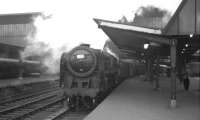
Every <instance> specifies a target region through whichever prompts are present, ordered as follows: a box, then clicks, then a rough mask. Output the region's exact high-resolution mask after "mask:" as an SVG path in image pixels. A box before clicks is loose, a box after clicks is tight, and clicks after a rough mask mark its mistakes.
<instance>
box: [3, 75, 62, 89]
mask: <svg viewBox="0 0 200 120" xmlns="http://www.w3.org/2000/svg"><path fill="white" fill-rule="evenodd" d="M58 79H59V77H58V76H47V75H45V76H40V77H26V78H23V79H18V78H15V79H0V88H4V87H10V86H18V85H23V84H30V83H37V82H44V81H54V80H58Z"/></svg>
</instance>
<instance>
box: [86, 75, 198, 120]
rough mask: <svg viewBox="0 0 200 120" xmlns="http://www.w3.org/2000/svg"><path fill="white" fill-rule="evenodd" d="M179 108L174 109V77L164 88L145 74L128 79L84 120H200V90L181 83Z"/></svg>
mask: <svg viewBox="0 0 200 120" xmlns="http://www.w3.org/2000/svg"><path fill="white" fill-rule="evenodd" d="M177 84H178V85H177V108H174V109H172V108H170V107H169V102H170V99H169V98H170V79H167V78H161V79H160V90H159V91H155V90H154V89H153V84H151V83H149V82H145V81H144V80H143V78H142V77H136V78H133V79H127V80H125V81H124V82H123V83H122V84H121V85H120V86H119V87H117V88H116V89H115V90H114V91H113V92H112V93H111V94H110V95H109V96H108V97H107V98H106V99H105V100H104V101H103V102H102V103H101V104H100V105H99V106H98V107H97V108H96V109H95V110H94V111H92V112H91V113H90V114H89V115H88V116H87V117H86V118H85V119H84V120H200V93H199V91H197V90H195V89H191V90H190V91H185V90H184V89H183V87H182V86H181V85H180V83H179V82H177Z"/></svg>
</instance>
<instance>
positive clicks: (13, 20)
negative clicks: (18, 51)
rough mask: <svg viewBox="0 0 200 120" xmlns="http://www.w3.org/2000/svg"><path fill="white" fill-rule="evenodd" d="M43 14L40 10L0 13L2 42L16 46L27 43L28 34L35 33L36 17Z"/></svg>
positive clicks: (0, 38) (0, 36) (23, 45)
mask: <svg viewBox="0 0 200 120" xmlns="http://www.w3.org/2000/svg"><path fill="white" fill-rule="evenodd" d="M39 15H41V13H39V12H32V13H16V14H1V15H0V44H6V45H11V46H16V47H22V48H23V47H25V46H26V45H27V40H26V39H27V36H28V35H30V33H33V32H34V30H35V27H34V25H33V20H34V17H37V16H39Z"/></svg>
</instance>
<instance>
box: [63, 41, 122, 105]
mask: <svg viewBox="0 0 200 120" xmlns="http://www.w3.org/2000/svg"><path fill="white" fill-rule="evenodd" d="M117 72H118V60H117V59H116V58H115V57H113V56H112V55H110V54H109V53H106V52H103V51H101V50H99V49H93V48H90V47H89V45H87V44H82V45H80V46H77V47H75V48H74V49H72V50H71V51H70V52H68V53H63V54H62V56H61V62H60V85H61V86H62V88H63V90H64V95H65V97H66V100H67V103H68V106H69V107H74V108H76V107H79V106H80V104H81V105H83V106H86V107H91V106H94V105H95V104H96V103H97V100H98V98H99V97H100V96H101V94H103V93H104V92H106V91H107V90H109V89H110V88H112V87H113V86H114V85H115V84H116V82H117V75H118V73H117Z"/></svg>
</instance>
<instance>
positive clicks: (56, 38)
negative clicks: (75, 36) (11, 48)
mask: <svg viewBox="0 0 200 120" xmlns="http://www.w3.org/2000/svg"><path fill="white" fill-rule="evenodd" d="M33 21H34V22H33V26H34V29H33V31H32V32H30V34H29V35H28V36H27V41H28V45H27V47H26V48H25V50H24V51H23V53H22V55H23V57H24V59H31V60H39V61H41V63H42V68H43V72H44V73H47V74H57V73H59V67H60V57H61V54H62V53H63V52H68V51H69V50H70V49H72V48H73V47H75V46H76V45H78V44H80V42H79V41H77V42H76V41H73V40H71V41H67V40H66V38H67V37H66V34H62V33H61V32H58V31H59V30H60V29H59V28H58V25H57V24H56V23H57V22H58V21H57V19H55V18H53V16H51V15H49V16H37V17H35V18H33ZM59 27H60V26H59Z"/></svg>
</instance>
